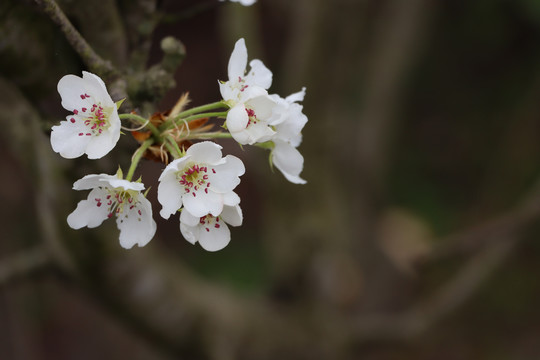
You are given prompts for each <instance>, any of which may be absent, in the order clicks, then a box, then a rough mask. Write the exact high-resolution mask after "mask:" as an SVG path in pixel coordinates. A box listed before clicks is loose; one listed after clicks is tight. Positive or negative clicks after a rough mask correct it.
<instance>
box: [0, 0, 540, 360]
mask: <svg viewBox="0 0 540 360" xmlns="http://www.w3.org/2000/svg"><path fill="white" fill-rule="evenodd" d="M38 2H41V1H38ZM58 4H59V5H60V7H61V9H62V10H63V11H64V13H65V14H66V15H67V17H68V18H69V20H70V21H71V22H72V23H73V25H74V26H75V28H76V29H78V30H79V31H80V32H81V34H82V35H83V37H84V38H85V39H86V40H87V41H88V43H89V44H90V45H91V46H92V47H93V48H94V50H95V51H96V53H97V54H98V55H99V56H100V57H102V58H103V59H105V60H109V61H110V62H111V64H112V65H113V66H114V67H115V68H116V69H117V74H116V75H115V74H111V73H107V72H103V73H99V72H98V73H99V75H100V76H102V77H103V78H104V80H105V81H106V83H107V86H108V87H109V89H110V90H111V93H112V97H113V99H114V100H119V99H120V98H121V97H122V96H121V95H122V94H124V96H126V94H127V96H128V100H127V106H126V105H124V108H123V110H124V112H128V111H131V110H136V111H138V112H139V113H140V114H142V115H149V114H151V113H152V112H154V111H166V110H168V109H170V108H171V107H172V106H173V105H174V104H175V102H176V100H177V99H178V98H179V97H180V96H181V95H182V94H183V93H185V92H189V94H190V99H191V104H192V105H193V106H197V105H203V104H206V103H209V102H214V101H218V100H220V94H219V88H218V84H217V80H218V79H220V80H227V63H228V60H229V56H230V53H231V51H232V48H233V46H234V43H235V41H236V40H237V39H238V38H240V37H244V38H245V40H246V44H247V48H248V52H249V57H250V59H254V58H258V59H261V60H262V61H263V62H264V63H265V64H266V66H267V67H268V68H270V69H271V70H272V71H273V73H274V81H273V85H272V87H271V88H270V92H271V93H278V94H280V95H281V96H283V97H285V96H287V95H289V94H291V93H294V92H297V91H299V90H300V89H301V88H302V87H303V86H305V87H307V96H306V98H305V101H304V102H303V105H304V113H305V114H306V115H307V116H308V118H309V122H308V124H307V125H306V127H305V128H304V131H303V136H304V141H303V143H302V145H301V146H300V148H299V149H300V151H301V153H302V154H303V156H304V158H305V164H304V171H303V173H302V177H303V178H305V179H306V180H307V181H308V183H307V184H306V185H294V184H291V183H289V182H288V181H286V179H285V178H284V177H283V176H282V175H281V173H279V171H275V172H272V171H271V169H270V168H269V166H268V158H267V156H268V153H267V152H265V151H264V150H262V149H258V148H255V147H244V149H243V150H242V149H241V148H240V147H239V146H238V145H237V144H235V143H234V142H233V141H220V142H219V143H220V144H221V145H222V146H223V147H224V152H225V153H230V154H234V155H236V156H238V157H240V158H241V159H242V160H243V161H244V163H245V165H246V170H247V172H246V174H245V175H244V176H243V177H242V182H241V184H240V186H239V187H238V188H237V192H238V193H239V194H240V196H241V198H242V203H241V206H242V209H243V213H244V224H243V225H242V226H241V227H239V228H234V229H232V241H231V243H230V244H229V245H228V246H227V247H226V248H225V249H224V250H222V251H220V252H217V253H208V252H205V251H204V250H202V249H201V248H200V247H199V246H198V245H196V246H193V245H191V244H189V243H187V242H186V241H185V240H183V239H182V237H181V235H180V232H179V229H178V219H173V218H171V219H170V220H169V221H164V220H163V219H161V218H160V217H159V214H158V212H159V209H160V205H159V204H158V202H157V201H156V189H157V178H158V177H159V175H160V173H161V170H162V169H163V167H164V166H163V165H162V164H159V163H154V162H150V161H147V162H143V163H142V165H141V166H140V167H139V169H138V172H137V173H138V174H140V175H142V177H143V181H144V183H145V184H146V185H147V187H149V186H151V190H150V193H149V199H150V200H151V201H152V203H153V206H154V218H155V220H156V221H157V222H158V232H157V234H156V237H155V238H154V239H153V240H152V242H151V243H150V244H148V245H147V246H146V247H144V248H133V249H131V250H129V251H126V250H123V249H122V248H120V246H119V244H118V230H117V229H116V226H115V224H114V222H105V223H104V224H103V225H102V226H100V227H99V228H96V229H81V230H78V231H75V230H72V229H70V228H69V227H68V226H67V224H66V221H65V219H66V216H67V215H68V214H69V213H70V212H71V211H72V210H73V209H74V208H75V206H76V204H77V202H78V201H80V200H82V199H84V198H86V194H85V193H83V192H76V191H73V190H71V186H72V183H73V182H74V181H75V180H77V179H79V178H80V177H82V176H84V175H85V174H89V173H110V174H112V173H114V172H115V171H116V169H117V167H118V165H119V164H120V166H121V167H122V168H123V169H124V171H126V170H127V168H128V167H129V163H130V157H131V154H132V152H133V151H134V150H135V149H136V148H137V143H136V141H135V140H134V139H132V138H131V136H130V135H127V136H123V137H122V138H121V140H120V142H119V145H118V147H117V148H116V149H115V150H114V151H113V152H111V153H110V155H109V156H107V157H106V158H104V159H101V160H98V161H90V160H88V159H86V157H84V158H79V159H76V160H66V159H63V158H61V157H60V156H59V155H58V154H55V153H54V152H53V151H52V149H51V148H50V143H49V134H50V127H51V126H52V125H54V124H57V123H58V122H59V121H60V120H61V119H64V117H65V116H66V111H65V110H64V109H62V107H61V105H60V97H59V95H58V93H57V91H56V84H57V82H58V80H59V79H60V78H61V77H62V76H64V75H65V74H77V75H80V74H81V71H82V70H89V66H88V64H85V62H84V61H83V60H82V59H81V57H80V56H79V55H78V54H77V53H76V52H75V51H74V50H73V48H72V47H71V46H70V44H69V43H68V41H66V38H65V36H64V35H63V34H62V32H61V31H60V30H59V27H58V26H57V25H56V24H55V23H54V21H53V20H51V17H50V16H48V15H47V14H46V13H45V12H44V11H43V8H42V7H40V6H38V5H37V4H36V3H35V2H33V1H30V0H22V1H18V0H3V1H2V2H1V3H0V124H1V129H2V131H1V132H0V140H1V141H0V152H1V154H2V161H1V162H0V174H1V176H0V199H1V202H2V206H1V207H0V226H1V229H2V232H1V233H0V234H1V235H0V239H1V241H0V358H1V359H15V360H18V359H32V360H33V359H55V360H63V359H96V358H100V359H124V358H131V359H275V358H276V357H281V358H283V359H364V360H368V359H377V360H397V359H399V360H403V359H415V360H416V359H419V360H423V359H439V360H440V359H443V360H446V359H448V360H450V359H489V360H499V359H500V360H504V359H509V360H516V359H517V360H521V359H523V360H528V359H539V358H540V342H539V341H538V339H539V338H540V310H539V309H538V306H537V304H538V303H539V302H540V281H539V280H538V272H539V270H540V266H539V265H538V264H539V263H540V242H539V241H538V235H539V233H540V227H539V225H540V192H539V187H538V184H539V183H538V176H539V174H540V166H539V164H540V142H539V141H538V138H539V132H540V102H539V101H538V99H539V98H540V65H539V64H540V2H538V1H536V0H473V1H470V0H469V1H465V0H454V1H444V0H436V1H433V0H408V1H402V0H335V1H328V0H295V1H287V0H259V1H258V2H257V3H256V4H255V5H253V6H251V7H244V6H241V5H239V4H237V3H231V2H218V1H206V0H204V1H203V0H200V1H197V0H192V1H189V0H185V1H173V0H162V1H159V0H132V1H130V0H104V1H93V0H87V1H84V2H80V1H75V0H58ZM167 36H173V37H175V38H176V39H178V40H180V41H181V42H182V43H183V44H184V45H185V49H186V56H185V59H184V60H183V62H182V63H181V64H180V66H179V67H178V68H176V69H174V71H172V70H171V71H168V72H167V71H165V72H163V71H162V70H163V69H162V68H160V66H161V65H160V64H163V62H162V58H163V51H162V49H161V47H160V42H161V40H162V39H163V38H165V37H167ZM148 69H153V70H152V71H154V72H153V74H154V75H156V74H157V75H156V76H155V77H153V78H152V79H150V78H149V77H147V76H148V75H147V74H149V73H151V71H150V72H148V71H147V70H148ZM159 71H161V72H159ZM118 74H120V76H118ZM173 78H174V80H175V81H174V82H171V79H173ZM155 79H158V80H159V81H155Z"/></svg>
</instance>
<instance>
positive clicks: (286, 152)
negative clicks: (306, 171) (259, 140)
mask: <svg viewBox="0 0 540 360" xmlns="http://www.w3.org/2000/svg"><path fill="white" fill-rule="evenodd" d="M275 145H276V146H275V148H274V150H273V151H272V162H273V163H274V165H275V166H276V167H277V168H278V169H279V170H280V171H281V173H282V174H283V175H284V176H285V177H286V178H287V180H289V181H290V182H292V183H294V184H305V183H306V181H305V180H304V179H302V178H301V177H300V173H301V172H302V169H303V168H304V158H303V157H302V154H300V152H299V151H298V150H297V149H296V148H294V147H292V146H291V145H290V144H288V143H285V142H282V141H278V140H276V141H275Z"/></svg>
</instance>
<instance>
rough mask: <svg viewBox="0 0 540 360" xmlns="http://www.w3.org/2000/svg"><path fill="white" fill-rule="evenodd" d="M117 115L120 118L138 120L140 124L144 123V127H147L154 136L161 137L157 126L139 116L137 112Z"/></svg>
mask: <svg viewBox="0 0 540 360" xmlns="http://www.w3.org/2000/svg"><path fill="white" fill-rule="evenodd" d="M118 116H119V117H120V119H122V120H123V119H130V120H135V121H137V122H139V123H140V124H141V125H144V126H145V127H147V128H148V129H149V130H150V131H151V132H152V134H153V135H154V136H156V137H158V138H159V137H161V133H160V132H159V130H158V128H157V127H155V125H154V124H152V123H151V122H150V121H148V119H145V118H143V117H142V116H139V115H137V114H119V115H118Z"/></svg>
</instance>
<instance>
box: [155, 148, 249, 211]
mask: <svg viewBox="0 0 540 360" xmlns="http://www.w3.org/2000/svg"><path fill="white" fill-rule="evenodd" d="M244 171H245V168H244V164H243V163H242V161H241V160H240V159H239V158H237V157H236V156H233V155H227V156H225V157H224V158H222V157H221V146H219V145H217V144H216V143H213V142H210V141H203V142H200V143H197V144H194V145H192V146H191V147H190V148H189V149H188V150H187V151H186V155H185V156H184V157H182V158H180V159H176V160H174V161H173V162H171V163H170V164H169V165H167V167H166V168H165V170H164V171H163V173H162V174H161V176H160V177H159V182H160V183H159V186H158V201H159V202H160V204H161V205H162V209H161V211H160V214H161V216H162V217H163V218H165V219H168V218H169V217H170V216H171V215H172V214H174V213H176V212H177V211H178V209H180V208H181V207H182V205H183V206H184V208H185V209H184V211H183V212H185V211H188V212H190V213H191V215H193V216H195V217H201V216H205V215H207V214H211V215H213V216H218V215H219V214H220V213H221V212H222V211H223V206H224V201H225V195H226V194H227V193H229V192H231V191H232V190H233V189H234V188H235V187H236V186H237V185H238V184H239V183H240V176H241V175H243V174H244Z"/></svg>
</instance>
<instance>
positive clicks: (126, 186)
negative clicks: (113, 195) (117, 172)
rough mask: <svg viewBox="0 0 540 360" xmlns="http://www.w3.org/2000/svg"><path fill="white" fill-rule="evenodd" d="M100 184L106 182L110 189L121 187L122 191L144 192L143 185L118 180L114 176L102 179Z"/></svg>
mask: <svg viewBox="0 0 540 360" xmlns="http://www.w3.org/2000/svg"><path fill="white" fill-rule="evenodd" d="M101 182H106V183H107V184H108V185H109V186H110V187H112V188H120V187H121V188H123V189H124V190H135V191H142V190H144V184H143V183H140V182H134V181H127V180H124V179H119V178H117V177H116V176H111V177H110V178H103V179H102V180H101Z"/></svg>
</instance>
